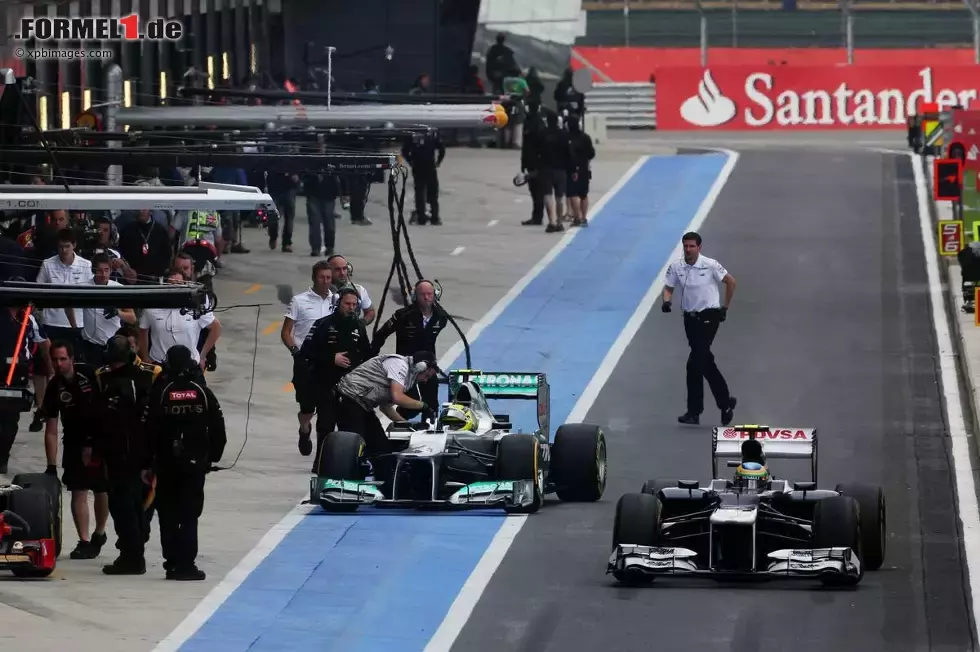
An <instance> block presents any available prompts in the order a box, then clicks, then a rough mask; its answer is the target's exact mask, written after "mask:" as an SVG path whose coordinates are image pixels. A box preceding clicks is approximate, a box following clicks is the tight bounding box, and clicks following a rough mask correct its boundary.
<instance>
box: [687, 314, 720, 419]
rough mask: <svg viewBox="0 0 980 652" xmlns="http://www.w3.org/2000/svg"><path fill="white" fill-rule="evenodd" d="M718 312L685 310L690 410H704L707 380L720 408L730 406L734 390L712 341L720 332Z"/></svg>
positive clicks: (689, 411) (689, 412)
mask: <svg viewBox="0 0 980 652" xmlns="http://www.w3.org/2000/svg"><path fill="white" fill-rule="evenodd" d="M720 323H721V322H719V321H718V312H717V311H714V310H706V311H702V312H700V313H696V314H695V313H684V333H685V334H686V335H687V343H688V345H689V346H690V347H691V353H690V355H688V357H687V413H688V414H701V413H702V412H704V381H705V380H707V381H708V387H710V388H711V393H712V395H714V397H715V403H716V404H717V406H718V409H719V410H724V409H726V408H727V407H728V403H729V401H730V400H731V394H729V392H728V383H726V382H725V377H724V376H722V375H721V371H719V370H718V366H717V365H716V364H715V356H714V354H712V353H711V343H712V342H713V341H714V339H715V335H716V334H717V333H718V325H719V324H720Z"/></svg>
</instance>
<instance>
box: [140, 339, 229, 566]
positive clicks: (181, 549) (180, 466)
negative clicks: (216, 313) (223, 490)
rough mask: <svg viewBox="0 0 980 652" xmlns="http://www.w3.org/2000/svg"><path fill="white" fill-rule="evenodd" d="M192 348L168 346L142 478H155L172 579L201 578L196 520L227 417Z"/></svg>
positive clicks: (149, 413) (148, 414)
mask: <svg viewBox="0 0 980 652" xmlns="http://www.w3.org/2000/svg"><path fill="white" fill-rule="evenodd" d="M203 381H204V378H203V375H202V373H201V368H200V366H199V365H197V364H196V363H195V362H194V358H193V357H192V355H191V349H189V348H188V347H186V346H183V345H180V344H178V345H175V346H172V347H170V349H169V350H168V351H167V366H166V371H164V373H163V374H162V375H161V376H160V377H159V378H157V380H156V382H155V383H154V384H153V387H152V391H151V395H150V400H149V401H148V402H147V405H146V409H145V411H144V416H143V424H144V427H146V429H147V435H148V437H149V453H150V461H149V467H148V469H147V470H146V471H144V472H143V482H144V483H145V484H150V483H151V482H153V480H154V479H155V481H156V499H155V501H154V505H155V506H156V510H157V515H158V518H159V522H160V547H161V548H162V549H163V558H164V563H163V568H164V570H165V571H166V578H167V579H168V580H179V581H199V580H203V579H205V578H206V577H207V575H206V574H205V573H204V571H202V570H200V569H199V568H198V567H197V563H196V561H197V551H198V538H197V523H198V519H200V517H201V513H202V512H203V511H204V479H205V476H206V475H207V473H208V471H209V470H210V469H211V466H212V465H213V464H217V463H218V461H220V460H221V456H222V454H224V450H225V445H226V444H227V442H228V439H227V436H226V433H225V417H224V414H223V413H222V411H221V405H220V404H219V403H218V399H217V397H215V395H214V392H212V391H211V390H210V389H209V388H208V386H207V385H206V384H205V383H204V382H203Z"/></svg>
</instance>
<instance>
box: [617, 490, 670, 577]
mask: <svg viewBox="0 0 980 652" xmlns="http://www.w3.org/2000/svg"><path fill="white" fill-rule="evenodd" d="M660 507H661V505H660V499H659V498H657V497H656V496H654V495H651V494H648V493H640V494H623V496H622V497H621V498H620V499H619V502H617V503H616V520H615V521H614V522H613V538H612V549H613V550H615V549H616V546H618V545H623V544H632V545H636V546H650V547H655V546H658V545H660V521H661V518H660ZM613 577H615V578H616V580H617V581H619V582H622V583H624V584H650V583H652V582H653V577H652V576H650V575H640V574H638V573H629V574H626V573H621V572H618V571H614V572H613Z"/></svg>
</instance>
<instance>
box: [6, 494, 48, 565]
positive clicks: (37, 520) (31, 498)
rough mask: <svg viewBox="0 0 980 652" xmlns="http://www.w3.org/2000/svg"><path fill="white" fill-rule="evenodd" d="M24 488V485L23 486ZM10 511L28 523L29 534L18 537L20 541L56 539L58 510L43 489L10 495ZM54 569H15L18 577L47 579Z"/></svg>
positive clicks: (18, 535)
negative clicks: (56, 515)
mask: <svg viewBox="0 0 980 652" xmlns="http://www.w3.org/2000/svg"><path fill="white" fill-rule="evenodd" d="M21 486H23V485H21ZM9 509H10V511H12V512H13V513H14V514H17V516H20V517H21V518H22V519H24V521H26V522H27V527H29V528H30V531H29V532H22V533H18V534H17V535H16V537H15V538H16V539H18V540H24V541H27V540H34V539H54V538H55V514H56V508H55V505H54V503H53V502H52V501H51V496H50V494H48V492H47V491H45V490H44V489H41V488H34V489H21V490H19V491H15V492H14V493H12V494H10V504H9ZM53 570H54V569H53V568H48V569H44V570H42V569H37V568H14V569H12V572H13V574H14V575H15V576H16V577H47V576H48V575H50V574H51V572H52V571H53Z"/></svg>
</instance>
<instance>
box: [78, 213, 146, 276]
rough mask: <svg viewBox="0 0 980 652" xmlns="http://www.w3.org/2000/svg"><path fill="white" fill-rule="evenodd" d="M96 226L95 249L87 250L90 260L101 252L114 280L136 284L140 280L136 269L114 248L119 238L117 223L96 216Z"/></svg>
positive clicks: (86, 253)
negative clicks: (107, 262)
mask: <svg viewBox="0 0 980 652" xmlns="http://www.w3.org/2000/svg"><path fill="white" fill-rule="evenodd" d="M95 228H96V229H98V234H99V235H98V239H97V240H96V241H95V247H94V249H93V250H92V251H85V255H86V256H87V257H88V258H89V260H92V259H94V258H95V256H97V255H99V254H103V255H105V256H106V258H107V260H108V261H109V265H110V267H111V268H112V276H111V278H112V280H113V281H120V282H121V281H125V282H126V283H127V284H129V285H135V284H136V282H137V280H138V277H137V275H136V270H134V269H133V268H132V267H130V266H129V264H128V263H127V262H126V260H125V259H124V258H123V257H122V255H121V254H120V253H119V252H118V251H117V250H116V249H114V248H113V247H115V246H116V243H117V241H118V240H119V234H118V233H117V232H116V227H115V224H113V222H112V220H111V219H110V218H108V217H105V216H100V217H97V218H95Z"/></svg>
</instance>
